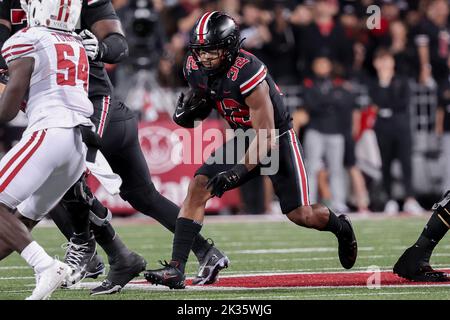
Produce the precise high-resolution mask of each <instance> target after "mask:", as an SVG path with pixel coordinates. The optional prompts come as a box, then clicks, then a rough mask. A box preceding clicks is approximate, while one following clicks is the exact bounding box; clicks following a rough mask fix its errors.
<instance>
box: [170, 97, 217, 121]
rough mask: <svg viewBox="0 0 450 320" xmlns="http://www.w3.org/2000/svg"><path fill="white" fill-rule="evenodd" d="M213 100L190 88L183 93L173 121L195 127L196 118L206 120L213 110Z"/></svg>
mask: <svg viewBox="0 0 450 320" xmlns="http://www.w3.org/2000/svg"><path fill="white" fill-rule="evenodd" d="M212 103H213V102H212V101H211V100H209V99H207V98H206V97H205V96H201V95H200V94H198V93H195V92H194V91H192V90H190V91H189V92H188V93H187V94H186V96H185V95H184V93H181V94H180V96H179V98H178V102H177V107H176V109H175V112H174V114H173V117H172V118H173V121H174V122H175V123H176V124H178V125H179V126H182V127H184V128H193V127H194V121H195V120H198V119H199V120H204V119H206V118H207V117H208V115H209V114H210V113H211V110H212Z"/></svg>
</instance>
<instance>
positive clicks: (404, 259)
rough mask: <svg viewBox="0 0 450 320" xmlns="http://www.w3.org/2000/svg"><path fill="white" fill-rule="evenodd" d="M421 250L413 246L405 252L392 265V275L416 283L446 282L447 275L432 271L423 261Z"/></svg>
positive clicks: (449, 279) (448, 279)
mask: <svg viewBox="0 0 450 320" xmlns="http://www.w3.org/2000/svg"><path fill="white" fill-rule="evenodd" d="M423 253H424V251H423V249H421V248H419V247H418V246H416V245H414V246H412V247H410V248H408V249H406V250H405V252H404V253H403V254H402V255H401V257H400V258H399V259H398V261H397V263H396V264H395V265H394V273H395V274H397V275H398V276H399V277H402V278H404V279H407V280H411V281H417V282H448V281H450V277H449V275H448V274H447V273H445V272H442V271H436V270H434V269H433V268H432V267H431V266H430V265H429V264H428V263H426V262H424V261H423V259H422V258H423Z"/></svg>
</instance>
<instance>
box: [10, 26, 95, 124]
mask: <svg viewBox="0 0 450 320" xmlns="http://www.w3.org/2000/svg"><path fill="white" fill-rule="evenodd" d="M2 56H3V58H4V59H5V60H6V63H7V64H8V65H9V64H10V63H12V61H14V60H16V59H19V58H24V57H31V58H34V70H33V74H32V76H31V83H30V89H29V93H28V98H27V100H26V103H24V105H23V109H22V110H23V111H24V112H25V113H26V115H27V118H28V127H27V131H28V132H34V131H37V130H42V129H46V128H55V127H59V128H70V127H75V126H77V125H80V124H81V125H92V123H91V122H90V120H89V117H90V116H91V115H92V113H93V106H92V103H91V102H90V100H89V99H88V94H87V92H88V83H89V62H88V58H87V56H86V52H85V49H84V47H83V45H82V43H81V38H80V37H79V36H78V35H77V34H75V33H70V32H64V31H57V30H52V29H47V28H45V27H32V28H25V29H22V30H21V31H19V32H17V33H15V34H14V35H13V36H12V37H11V38H9V39H8V40H7V41H6V42H5V43H4V45H3V48H2Z"/></svg>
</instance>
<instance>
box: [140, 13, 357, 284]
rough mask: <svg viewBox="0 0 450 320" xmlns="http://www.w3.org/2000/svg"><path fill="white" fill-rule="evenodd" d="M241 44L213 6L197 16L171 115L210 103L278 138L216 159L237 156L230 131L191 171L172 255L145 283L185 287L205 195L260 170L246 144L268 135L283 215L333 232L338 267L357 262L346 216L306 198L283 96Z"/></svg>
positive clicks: (190, 117) (183, 117)
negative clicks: (183, 86) (181, 89)
mask: <svg viewBox="0 0 450 320" xmlns="http://www.w3.org/2000/svg"><path fill="white" fill-rule="evenodd" d="M240 44H241V40H240V35H239V29H238V26H237V25H236V23H235V21H234V20H233V19H232V18H231V17H230V16H228V15H226V14H223V13H220V12H217V11H214V12H207V13H205V14H204V15H203V16H202V17H201V18H200V19H199V20H198V21H197V23H196V25H195V26H194V28H193V30H192V34H191V38H190V44H189V48H190V53H189V54H188V55H187V58H186V62H185V66H184V74H185V77H186V79H187V81H188V83H189V86H190V90H192V92H193V93H192V94H190V95H189V99H187V101H184V97H183V96H181V97H180V99H179V102H178V106H177V109H176V111H175V114H174V116H173V118H174V121H175V122H177V123H178V124H180V125H182V126H185V127H192V126H193V124H194V120H195V119H196V118H200V119H203V118H205V116H206V115H207V113H208V110H206V111H205V109H208V108H209V109H211V106H212V105H213V106H214V108H216V109H217V111H218V112H219V113H220V114H221V116H222V117H223V118H224V119H225V120H226V121H227V122H228V124H229V125H230V126H231V128H233V129H243V131H242V130H241V131H240V130H235V132H236V133H237V132H239V131H240V132H241V133H242V132H245V131H246V130H249V129H253V130H254V133H255V134H256V137H258V134H259V133H260V132H262V131H263V130H265V132H266V133H267V132H268V133H272V134H273V129H278V133H277V134H278V136H275V137H274V136H273V135H272V136H271V134H268V135H267V136H266V137H264V135H262V136H263V138H261V139H260V138H259V137H258V139H257V138H254V139H253V141H252V142H251V143H247V144H246V147H248V149H247V151H246V152H244V153H245V154H243V155H242V157H239V156H238V157H235V159H234V163H229V162H228V163H225V164H223V162H222V163H221V161H220V160H221V156H223V157H222V159H227V160H228V157H227V156H226V154H228V152H230V151H231V152H233V154H234V155H236V153H237V152H236V151H237V149H238V148H240V146H238V145H237V143H238V142H237V141H238V139H237V138H236V137H238V134H237V135H236V137H235V138H233V139H231V140H229V141H227V142H226V143H225V144H224V145H223V146H222V147H221V148H219V149H218V150H216V151H215V152H214V153H213V154H212V155H211V158H210V159H208V160H206V161H205V163H204V164H203V165H202V166H201V167H200V168H199V169H198V171H197V172H196V174H195V177H194V179H193V180H192V181H191V183H190V185H189V190H188V195H187V197H186V199H185V201H184V203H183V205H182V207H181V211H180V215H179V218H178V220H177V226H176V230H175V237H174V240H173V251H172V260H171V261H170V263H167V262H165V263H164V264H163V266H164V267H163V268H161V269H157V270H147V271H145V272H144V276H145V278H146V279H147V280H148V281H149V282H151V283H155V284H163V285H166V286H168V287H170V288H176V289H181V288H184V287H185V284H184V280H185V274H184V269H185V265H186V262H187V259H188V254H189V251H190V248H191V245H192V242H193V239H194V238H195V237H196V235H197V234H198V232H199V231H200V230H201V228H202V223H203V218H204V209H205V204H206V201H207V200H208V199H210V198H211V197H214V196H217V197H221V196H222V195H223V193H224V192H226V191H227V190H230V189H233V188H236V187H237V186H239V185H241V184H243V183H245V182H246V181H248V180H250V179H252V178H253V177H255V176H257V175H259V174H261V172H262V170H263V165H262V163H264V162H263V161H259V163H260V164H258V162H256V163H254V161H253V162H251V161H250V160H251V158H252V156H254V155H252V151H249V150H267V149H265V147H267V148H268V147H271V146H272V145H273V143H272V142H273V140H277V141H276V148H272V149H271V151H272V152H279V170H278V171H277V172H276V173H274V174H271V175H269V177H270V179H271V180H272V184H273V186H274V189H275V193H276V194H277V196H278V198H279V199H280V204H281V209H282V211H283V213H284V214H286V216H287V217H288V218H289V220H291V221H292V222H294V223H295V224H297V225H299V226H304V227H307V228H314V229H317V230H322V231H330V232H332V233H334V234H335V235H336V237H337V239H338V242H339V259H340V262H341V264H342V266H343V267H344V268H346V269H350V268H352V267H353V265H354V263H355V261H356V256H357V243H356V238H355V234H354V232H353V228H352V225H351V223H350V220H349V218H348V217H347V216H346V215H340V216H339V217H337V216H336V215H335V214H334V213H333V212H332V211H331V210H330V209H328V208H327V207H324V206H323V205H320V204H313V205H311V204H310V203H309V199H308V182H307V176H306V172H305V167H304V164H303V157H302V149H301V146H300V142H299V140H298V139H297V137H296V134H295V132H294V130H293V129H292V125H291V118H290V115H289V113H288V112H287V109H286V108H285V106H284V104H283V101H282V95H281V93H280V91H279V90H278V88H277V86H276V84H275V83H274V81H273V80H272V78H271V76H270V75H269V73H268V71H267V68H266V66H265V65H264V64H263V63H262V62H261V61H260V60H259V59H258V58H256V57H255V56H253V55H252V54H251V53H249V52H247V51H244V50H242V49H240ZM196 96H197V97H198V98H195V97H196ZM208 100H210V102H208ZM224 154H225V155H224ZM216 155H218V157H215V156H216ZM266 155H268V153H266ZM274 158H275V157H274ZM214 159H218V160H219V161H217V162H215V161H214ZM257 159H258V160H262V159H264V152H261V153H260V152H259V151H258V158H257Z"/></svg>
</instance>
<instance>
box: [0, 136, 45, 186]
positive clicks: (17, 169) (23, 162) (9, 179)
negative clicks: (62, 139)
mask: <svg viewBox="0 0 450 320" xmlns="http://www.w3.org/2000/svg"><path fill="white" fill-rule="evenodd" d="M46 132H47V130H43V131H42V134H41V136H40V137H39V140H38V142H37V143H36V145H35V146H34V147H33V149H31V150H30V152H29V153H28V154H27V155H26V156H25V158H23V159H22V161H20V163H19V164H18V165H17V167H16V168H15V169H14V170H13V171H12V172H11V173H10V175H9V176H8V178H6V180H5V181H4V182H3V183H2V184H1V185H0V192H3V191H4V190H5V189H6V187H7V186H8V185H9V184H10V183H11V181H12V180H13V179H14V177H15V176H16V175H17V174H18V173H19V171H20V170H21V169H22V168H23V166H24V165H25V164H26V163H27V161H28V160H29V159H30V158H31V156H32V155H33V154H34V153H35V152H36V150H37V149H38V148H39V147H40V146H41V144H42V141H44V138H45V134H46ZM33 135H34V133H33Z"/></svg>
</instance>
